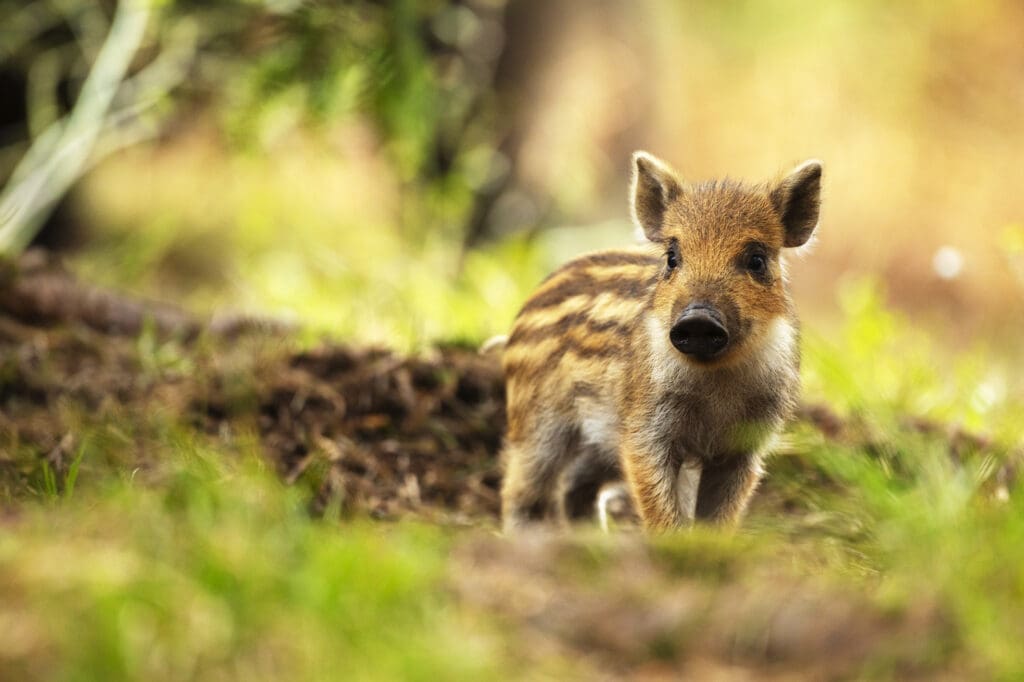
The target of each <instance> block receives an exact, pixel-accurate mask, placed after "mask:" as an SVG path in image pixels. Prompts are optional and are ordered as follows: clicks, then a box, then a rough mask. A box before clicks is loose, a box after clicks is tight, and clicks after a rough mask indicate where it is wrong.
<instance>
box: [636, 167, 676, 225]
mask: <svg viewBox="0 0 1024 682" xmlns="http://www.w3.org/2000/svg"><path fill="white" fill-rule="evenodd" d="M681 191H682V189H681V188H680V186H679V181H678V180H677V179H676V174H675V172H674V171H673V170H672V169H671V168H670V167H669V165H668V164H667V163H665V162H664V161H662V160H660V159H658V158H657V157H655V156H653V155H651V154H648V153H647V152H634V153H633V185H632V188H631V192H630V202H631V204H632V213H633V222H635V223H636V224H637V227H639V228H640V229H641V230H643V231H644V234H645V235H646V236H647V238H648V239H650V240H651V241H659V240H660V239H662V238H663V229H664V224H665V213H666V211H667V210H668V206H669V204H670V203H672V201H673V200H674V199H675V198H676V197H678V196H679V194H680V192H681Z"/></svg>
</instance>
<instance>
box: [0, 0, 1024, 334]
mask: <svg viewBox="0 0 1024 682" xmlns="http://www.w3.org/2000/svg"><path fill="white" fill-rule="evenodd" d="M114 7H115V4H114V3H112V2H94V1H87V0H63V1H61V2H57V1H55V0H31V1H28V2H25V1H21V0H19V1H17V2H6V3H3V4H2V5H0V69H2V71H0V150H2V151H0V178H4V179H7V178H10V176H11V173H12V172H13V171H14V168H15V166H16V164H17V163H18V162H19V161H20V160H22V159H24V158H25V156H26V153H27V151H28V149H29V145H30V143H31V142H32V141H38V140H39V139H40V137H41V136H43V135H44V133H46V131H47V130H49V129H51V128H52V126H54V125H55V124H56V125H60V123H61V121H62V120H64V118H65V117H67V116H68V114H69V112H70V111H71V110H72V107H73V105H74V103H75V101H76V99H77V97H78V95H79V92H80V90H81V88H82V85H83V82H84V79H85V77H86V75H87V74H88V72H89V70H90V67H91V65H92V64H93V63H94V62H95V60H96V55H97V53H98V51H99V49H100V46H101V45H102V43H103V40H104V39H105V37H106V34H107V30H108V27H109V25H110V21H111V17H112V16H113V10H114ZM1021 35H1024V6H1022V5H1021V4H1020V3H1017V2H1013V1H1011V0H993V1H989V2H959V1H944V2H908V3H889V2H875V1H870V2H861V1H857V2H854V1H852V0H851V1H847V2H829V3H804V2H796V1H786V0H783V1H780V2H771V3H761V2H732V3H702V2H655V1H653V0H645V1H643V2H613V1H611V0H602V1H599V2H591V1H586V2H585V1H583V0H460V1H457V2H447V1H442V0H427V1H423V2H412V1H408V0H407V1H401V0H399V1H396V2H370V1H357V2H347V3H333V2H300V1H288V0H276V1H274V0H265V1H264V2H234V3H232V2H214V3H207V2H186V1H179V2H165V3H159V4H158V6H156V7H153V8H152V13H151V16H150V17H149V18H148V23H147V28H146V32H145V35H144V37H143V39H142V44H141V46H140V48H139V49H138V51H137V53H135V55H134V56H133V57H132V59H131V61H130V65H129V68H128V72H127V74H126V78H125V81H124V83H122V84H121V87H120V89H119V90H118V92H117V96H116V97H115V98H114V101H113V102H112V103H111V106H110V109H109V111H108V112H107V113H106V118H105V119H104V126H103V130H102V133H101V134H100V135H99V136H98V138H97V139H96V141H95V144H93V145H91V146H90V148H89V152H88V159H87V161H86V163H84V164H83V167H82V169H81V178H80V180H79V181H77V182H75V183H74V184H72V185H71V188H70V191H69V192H68V193H67V195H66V196H64V197H63V198H61V199H60V201H59V202H58V203H57V204H56V205H55V207H54V210H53V213H52V214H48V217H46V218H45V222H43V223H42V231H41V232H40V233H39V234H38V235H37V236H36V237H35V238H34V241H35V243H37V244H41V245H45V246H48V247H50V248H55V249H58V250H60V251H62V252H64V253H65V254H66V255H67V257H68V258H69V261H70V263H71V264H72V266H73V268H74V269H75V270H77V271H78V272H79V273H81V274H82V275H83V276H84V277H86V278H88V279H89V280H92V281H95V282H98V283H100V284H109V285H112V286H116V287H119V288H122V289H125V290H128V291H130V292H133V293H138V294H142V295H146V296H151V297H157V298H161V299H168V300H173V301H176V302H183V303H184V304H185V305H187V306H189V307H191V308H193V309H195V310H198V311H200V312H213V311H218V310H221V311H223V310H232V311H242V312H251V313H257V314H266V315H273V316H278V317H285V318H293V319H296V320H301V321H303V323H305V324H307V325H309V329H310V330H312V332H313V333H314V334H321V333H324V332H327V333H329V334H332V335H336V336H337V337H340V338H346V339H352V340H355V341H359V342H372V343H384V344H387V345H390V346H393V347H397V348H403V349H407V348H416V347H422V346H424V345H426V344H429V343H431V342H433V341H436V340H439V339H453V338H455V339H460V338H461V339H465V340H468V341H475V340H480V339H483V338H486V337H488V336H489V335H492V334H498V333H502V332H504V331H506V330H507V328H508V326H509V324H510V322H511V319H512V317H513V316H514V314H515V312H516V309H517V306H518V305H519V304H520V303H521V301H522V300H523V299H524V297H525V296H526V295H527V294H528V292H529V291H530V289H531V288H532V287H533V286H534V285H535V284H536V283H537V281H538V280H539V279H540V278H541V277H542V276H543V275H544V273H545V272H546V271H547V270H548V269H550V268H551V267H553V266H554V265H556V264H557V263H559V262H560V261H562V260H564V259H566V258H568V257H570V256H572V255H574V254H576V253H579V252H582V251H587V250H591V249H594V248H600V247H604V246H610V245H615V244H622V243H625V242H628V241H629V240H631V239H632V238H633V233H632V228H631V227H630V225H629V223H628V208H627V201H626V185H627V181H628V172H629V154H630V153H631V151H633V150H634V149H638V148H644V149H647V150H649V151H652V152H654V153H655V154H657V155H659V156H662V157H663V158H665V159H667V160H669V161H670V162H672V163H673V164H674V165H675V166H676V167H677V168H678V169H679V170H680V171H681V172H682V174H683V175H684V176H685V177H686V178H692V179H703V178H708V177H715V176H721V175H729V176H731V177H740V178H747V179H751V180H761V179H765V178H769V177H772V176H774V175H775V174H777V173H779V172H780V171H784V170H786V169H787V168H788V167H789V166H791V165H793V164H795V163H798V162H800V161H802V160H803V159H805V158H808V157H818V158H821V159H822V160H824V162H825V167H826V180H825V196H824V202H825V203H824V209H823V214H822V223H821V227H820V230H819V240H818V243H817V245H816V246H815V248H814V249H813V251H812V252H811V253H810V255H808V256H807V257H804V258H802V259H800V262H799V263H797V264H796V265H795V267H793V268H792V273H793V286H794V291H795V295H796V298H797V301H798V305H799V306H800V308H801V309H802V310H803V311H804V317H805V319H806V320H807V322H808V323H809V324H810V325H812V326H816V327H817V328H820V329H822V330H824V333H826V334H827V330H828V329H829V328H830V325H832V324H833V323H834V322H835V321H836V320H838V319H839V318H840V316H841V313H840V310H841V308H842V305H843V304H842V299H843V295H844V294H843V292H844V290H846V289H847V288H849V287H850V286H851V284H850V283H851V282H861V281H863V280H864V279H865V278H868V279H869V280H871V281H873V282H874V283H875V284H874V286H876V287H877V288H878V289H879V291H880V292H882V295H883V296H884V297H885V298H886V299H887V300H888V301H889V302H890V303H891V304H892V305H894V306H896V307H897V308H900V309H903V310H905V311H906V312H907V313H908V314H909V315H910V316H911V318H912V319H913V320H914V321H915V322H917V323H920V324H921V325H924V326H926V327H928V328H930V329H934V330H937V331H939V332H940V333H941V335H942V338H943V340H944V342H945V343H949V344H953V345H956V346H963V345H970V344H974V343H977V342H979V340H981V341H985V342H992V341H994V342H995V344H996V345H998V346H1002V347H1005V348H1008V349H1010V350H1012V349H1013V348H1014V347H1015V344H1014V343H1013V338H1014V337H1015V336H1016V335H1018V334H1019V331H1020V322H1019V320H1021V319H1024V315H1022V313H1024V275H1022V272H1024V264H1022V258H1024V255H1022V254H1024V192H1022V191H1021V188H1022V187H1024V166H1022V164H1021V160H1020V154H1021V150H1022V149H1024V126H1022V125H1021V112H1022V111H1024V41H1022V40H1021V39H1020V36H1021Z"/></svg>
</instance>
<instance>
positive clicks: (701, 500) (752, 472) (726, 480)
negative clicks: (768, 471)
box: [696, 454, 763, 525]
mask: <svg viewBox="0 0 1024 682" xmlns="http://www.w3.org/2000/svg"><path fill="white" fill-rule="evenodd" d="M762 475H763V471H762V469H761V456H760V455H758V454H748V455H739V456H734V457H729V458H727V459H725V460H723V461H721V462H714V463H707V464H705V465H704V468H703V471H702V472H701V477H700V487H699V488H698V490H697V507H696V516H697V520H698V521H710V522H712V523H719V524H723V525H728V524H733V523H736V522H737V521H739V519H740V517H741V516H742V515H743V512H744V510H745V509H746V508H747V503H748V502H749V501H750V498H751V496H752V495H753V494H754V490H755V489H756V488H757V484H758V483H759V482H760V480H761V476H762Z"/></svg>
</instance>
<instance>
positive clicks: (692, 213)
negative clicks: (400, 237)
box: [502, 152, 821, 530]
mask: <svg viewBox="0 0 1024 682" xmlns="http://www.w3.org/2000/svg"><path fill="white" fill-rule="evenodd" d="M820 178H821V165H820V164H819V163H817V162H815V161H810V162H806V163H804V164H803V165H801V166H800V167H798V168H797V169H796V170H794V171H793V172H792V173H791V174H790V175H788V176H786V177H785V178H783V179H782V180H780V181H778V182H776V183H772V184H765V185H756V186H749V185H743V184H739V183H734V182H717V183H704V184H699V185H684V184H682V183H681V182H680V181H679V180H678V179H677V178H676V176H675V174H674V173H673V171H672V170H671V169H670V168H669V167H668V166H667V165H665V164H664V163H663V162H661V161H659V160H657V159H655V158H654V157H652V156H650V155H648V154H645V153H643V152H638V153H637V154H636V155H634V182H633V188H632V206H633V216H634V219H635V221H636V222H637V224H638V225H639V227H640V228H642V229H643V231H644V234H645V236H646V237H647V243H645V244H644V245H642V246H637V247H633V248H629V249H622V250H616V251H605V252H600V253H594V254H591V255H587V256H583V257H581V258H578V259H576V260H573V261H571V262H569V263H568V264H566V265H565V266H563V267H562V268H561V269H559V270H557V271H556V272H555V273H553V274H552V275H551V276H550V277H548V279H547V280H545V281H544V283H542V284H541V286H540V287H539V289H538V290H537V291H536V292H535V293H534V295H533V296H532V297H531V298H530V299H529V300H528V301H527V302H526V304H525V305H524V307H523V309H522V311H521V312H520V314H519V316H518V317H517V319H516V322H515V325H514V327H513V329H512V333H511V335H510V337H509V340H508V343H507V345H506V347H505V351H504V356H503V365H504V369H505V375H506V380H507V392H508V421H509V429H508V435H507V439H506V445H505V451H504V462H505V480H504V483H503V488H502V514H503V519H504V524H505V527H506V529H507V530H511V529H514V528H517V527H520V526H522V525H524V524H526V523H528V522H531V521H539V520H542V519H544V518H547V517H553V516H561V517H568V518H570V519H572V518H579V517H585V516H589V515H591V514H592V512H593V509H594V500H595V497H596V496H597V493H598V491H599V489H600V488H601V487H602V486H603V485H604V484H605V483H607V482H609V481H612V480H616V479H621V478H625V481H626V483H627V486H628V489H629V492H630V495H631V497H632V499H633V503H634V506H635V508H636V510H637V512H638V513H639V515H640V517H641V519H642V521H643V524H644V526H645V527H646V528H648V529H650V530H666V529H672V528H677V527H680V526H685V525H687V524H689V523H690V522H691V521H692V520H693V519H694V518H696V519H698V520H708V521H714V522H723V523H729V522H734V521H736V520H738V519H739V518H740V516H741V515H742V513H743V511H744V509H745V507H746V505H747V502H748V500H749V498H750V496H751V494H752V493H753V491H754V489H755V488H756V486H757V483H758V481H759V480H760V478H761V476H762V461H763V459H764V457H765V455H766V454H767V452H768V451H769V450H770V447H771V444H772V442H773V440H774V437H775V435H776V434H777V433H778V432H779V430H780V429H781V428H782V426H783V425H784V423H785V421H786V419H787V418H788V417H789V415H790V413H791V411H792V409H793V406H794V404H795V400H796V396H797V392H798V389H799V343H798V341H799V339H798V322H797V319H796V314H795V311H794V309H793V305H792V302H791V299H790V296H789V292H788V288H787V284H786V280H785V272H784V267H785V266H784V263H783V261H782V252H783V250H784V249H785V248H788V247H795V246H800V245H802V244H804V243H805V242H806V241H807V240H808V239H809V238H810V236H811V234H812V232H813V231H814V228H815V226H816V224H817V221H818V202H819V191H820Z"/></svg>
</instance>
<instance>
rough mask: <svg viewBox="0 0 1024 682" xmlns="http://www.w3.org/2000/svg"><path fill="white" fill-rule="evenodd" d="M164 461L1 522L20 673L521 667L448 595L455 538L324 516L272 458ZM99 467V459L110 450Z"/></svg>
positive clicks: (461, 673)
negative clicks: (445, 582) (154, 473)
mask: <svg viewBox="0 0 1024 682" xmlns="http://www.w3.org/2000/svg"><path fill="white" fill-rule="evenodd" d="M190 440H191V439H190V438H188V437H187V434H183V436H182V437H181V438H179V439H176V440H175V441H174V442H173V443H172V444H171V445H169V446H167V447H165V448H160V446H159V445H158V444H157V443H153V444H152V445H153V447H155V448H160V449H161V453H160V455H161V457H160V459H161V460H162V461H161V464H160V473H159V477H158V482H157V483H156V484H153V482H152V480H151V482H150V485H144V484H142V483H138V482H133V481H132V480H131V479H130V478H127V477H124V476H118V475H117V474H116V472H108V474H107V475H106V476H96V471H95V470H94V471H93V474H94V475H93V476H92V483H91V486H90V487H89V489H88V490H85V491H81V493H79V494H76V495H75V496H74V498H72V499H69V498H70V497H71V496H70V495H69V494H65V495H63V496H56V497H55V498H51V500H50V501H48V502H41V503H39V504H26V505H24V506H22V507H20V508H19V509H18V511H17V512H16V516H15V517H14V518H12V519H8V520H6V521H5V522H4V525H3V527H0V633H2V634H3V637H0V640H2V641H0V677H2V678H4V679H24V680H31V679H68V680H114V679H152V680H181V679H267V680H273V679H325V680H326V679H339V678H344V679H354V680H379V679H403V680H406V679H424V680H426V679H439V678H443V679H480V678H481V677H493V676H494V675H495V674H496V672H497V671H498V670H501V669H502V668H503V666H506V665H508V664H509V662H508V661H505V660H504V659H503V658H502V655H501V653H500V652H499V651H497V650H496V649H495V646H494V644H495V642H494V640H493V638H492V637H490V636H489V635H488V634H487V631H486V629H481V627H480V626H479V625H474V624H473V623H471V622H467V621H465V620H460V618H459V617H457V614H455V613H454V611H453V610H452V608H451V605H450V603H449V602H450V598H449V597H448V596H446V593H445V592H444V591H443V590H442V579H443V578H444V572H445V568H446V563H445V562H446V558H445V557H446V554H447V548H448V547H449V545H450V544H451V537H450V534H449V533H447V532H445V531H443V530H441V529H438V528H430V527H423V526H416V525H409V524H405V525H402V526H400V527H379V526H371V525H368V524H366V523H347V524H345V525H344V526H340V525H338V524H337V522H331V521H330V520H324V521H315V520H312V519H311V518H310V516H309V513H308V511H307V508H306V502H305V500H303V499H302V495H301V494H300V493H299V491H297V490H295V489H288V488H285V487H284V486H282V485H281V484H280V483H279V482H278V481H277V480H275V479H274V478H273V477H272V475H270V474H269V473H267V472H265V471H263V470H262V466H261V465H260V464H259V463H258V461H257V460H256V459H253V458H249V457H245V458H243V460H241V461H238V460H235V459H232V458H231V457H230V455H229V454H228V453H224V452H217V451H213V450H209V449H205V448H203V447H199V446H196V445H194V444H193V445H190V444H189V442H190ZM94 455H95V453H94Z"/></svg>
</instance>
